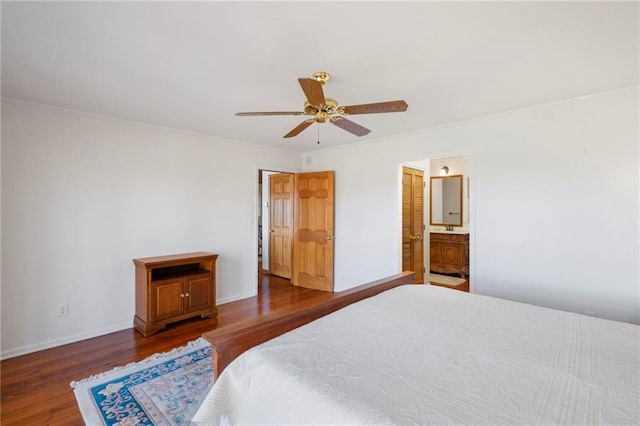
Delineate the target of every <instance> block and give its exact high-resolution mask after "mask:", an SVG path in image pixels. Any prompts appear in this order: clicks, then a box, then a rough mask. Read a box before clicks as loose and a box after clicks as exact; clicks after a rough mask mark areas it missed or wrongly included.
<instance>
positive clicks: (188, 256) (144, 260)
mask: <svg viewBox="0 0 640 426" xmlns="http://www.w3.org/2000/svg"><path fill="white" fill-rule="evenodd" d="M217 257H218V255H217V254H213V253H207V252H203V251H199V252H195V253H181V254H169V255H166V256H156V257H141V258H139V259H133V263H135V264H136V266H141V267H147V268H148V267H153V266H158V265H172V264H174V265H175V264H181V263H189V262H198V261H200V260H215V259H216V258H217Z"/></svg>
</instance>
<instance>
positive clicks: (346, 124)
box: [236, 71, 408, 138]
mask: <svg viewBox="0 0 640 426" xmlns="http://www.w3.org/2000/svg"><path fill="white" fill-rule="evenodd" d="M329 78H331V76H330V75H329V73H327V72H324V71H321V72H317V73H315V74H313V76H312V78H299V79H298V83H299V84H300V87H301V88H302V91H303V92H304V94H305V96H306V98H307V100H306V102H305V103H304V111H264V112H238V113H236V115H237V116H240V117H247V116H260V115H310V116H313V118H309V119H306V120H304V121H303V122H302V123H300V124H298V125H297V126H296V127H294V128H293V129H292V130H291V131H290V132H289V133H287V134H286V135H284V136H283V137H284V138H291V137H294V136H297V135H299V134H300V133H301V132H302V131H303V130H305V129H306V128H307V127H309V126H310V125H311V124H313V123H326V122H327V121H328V122H329V123H331V124H333V125H334V126H336V127H339V128H341V129H343V130H346V131H347V132H349V133H351V134H354V135H356V136H365V135H367V134H369V133H370V132H371V130H369V129H367V128H366V127H362V126H361V125H359V124H356V123H354V122H353V121H351V120H348V119H346V118H345V117H344V116H345V115H351V114H379V113H385V112H403V111H406V110H407V107H408V105H407V103H406V102H405V101H404V100H398V101H387V102H377V103H372V104H361V105H350V106H339V105H338V102H337V101H336V100H335V99H331V98H326V97H325V96H324V91H323V89H322V86H323V85H324V84H325V83H326V82H327V81H329Z"/></svg>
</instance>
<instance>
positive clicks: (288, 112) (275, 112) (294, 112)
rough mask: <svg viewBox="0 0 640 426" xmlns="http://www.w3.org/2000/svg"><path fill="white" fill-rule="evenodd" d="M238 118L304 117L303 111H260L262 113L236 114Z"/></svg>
mask: <svg viewBox="0 0 640 426" xmlns="http://www.w3.org/2000/svg"><path fill="white" fill-rule="evenodd" d="M236 115H237V116H238V117H249V116H254V115H304V112H303V111H262V112H236Z"/></svg>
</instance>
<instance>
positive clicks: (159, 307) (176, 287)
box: [151, 278, 184, 321]
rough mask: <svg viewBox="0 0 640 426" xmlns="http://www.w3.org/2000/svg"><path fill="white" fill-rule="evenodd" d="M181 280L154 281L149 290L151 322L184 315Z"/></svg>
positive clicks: (182, 281)
mask: <svg viewBox="0 0 640 426" xmlns="http://www.w3.org/2000/svg"><path fill="white" fill-rule="evenodd" d="M183 283H184V280H183V279H182V278H174V279H172V278H169V279H166V280H158V281H154V282H153V284H152V288H151V297H153V300H152V301H151V302H152V305H151V306H152V308H151V309H152V311H151V312H152V316H151V320H152V321H161V320H165V319H170V318H173V317H177V316H180V315H182V314H183V313H184V297H181V296H180V295H182V294H184V293H183V288H182V285H183Z"/></svg>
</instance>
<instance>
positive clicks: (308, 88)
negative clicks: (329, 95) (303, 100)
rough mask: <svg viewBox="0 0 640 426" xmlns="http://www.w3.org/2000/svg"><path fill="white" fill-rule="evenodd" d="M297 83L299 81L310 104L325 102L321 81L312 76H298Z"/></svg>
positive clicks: (322, 103)
mask: <svg viewBox="0 0 640 426" xmlns="http://www.w3.org/2000/svg"><path fill="white" fill-rule="evenodd" d="M298 83H300V87H302V91H303V92H304V94H305V96H306V97H307V100H308V101H309V103H310V104H311V105H324V104H325V100H324V92H323V91H322V83H320V82H319V81H318V80H314V79H312V78H299V79H298Z"/></svg>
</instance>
